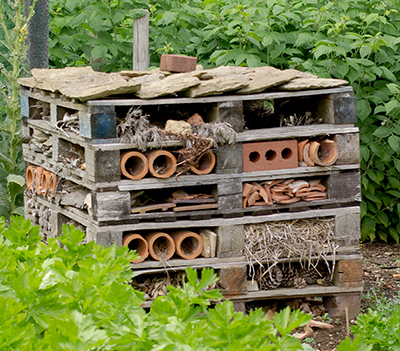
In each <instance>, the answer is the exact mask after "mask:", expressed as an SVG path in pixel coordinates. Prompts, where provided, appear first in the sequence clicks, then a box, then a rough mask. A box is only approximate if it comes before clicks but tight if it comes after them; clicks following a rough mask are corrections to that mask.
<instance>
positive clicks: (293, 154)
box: [242, 140, 298, 172]
mask: <svg viewBox="0 0 400 351" xmlns="http://www.w3.org/2000/svg"><path fill="white" fill-rule="evenodd" d="M242 148H243V172H254V171H267V170H274V169H286V168H296V167H298V156H297V155H298V149H297V140H279V141H266V142H259V143H246V144H243V146H242Z"/></svg>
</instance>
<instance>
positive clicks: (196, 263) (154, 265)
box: [131, 254, 362, 276]
mask: <svg viewBox="0 0 400 351" xmlns="http://www.w3.org/2000/svg"><path fill="white" fill-rule="evenodd" d="M317 258H318V257H315V260H316V259H317ZM349 259H352V260H355V259H362V255H361V254H350V255H349V254H347V255H342V254H337V255H335V257H333V256H329V257H327V261H332V260H335V261H341V260H349ZM287 262H292V263H293V262H299V258H295V257H293V258H283V259H279V263H287ZM227 263H228V264H229V263H235V265H248V262H247V261H246V259H245V257H243V256H242V257H227V258H218V257H215V258H202V257H200V258H196V259H194V260H184V259H171V260H168V261H164V262H160V261H144V262H141V263H131V268H132V270H133V271H135V274H136V276H138V275H142V274H155V273H163V272H166V271H182V270H185V269H186V267H187V266H190V267H192V268H195V269H201V268H204V267H208V268H213V269H220V268H224V267H225V266H226V264H227ZM261 263H263V264H266V263H272V261H271V260H270V261H266V260H263V261H262V262H261Z"/></svg>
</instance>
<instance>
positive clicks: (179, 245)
mask: <svg viewBox="0 0 400 351" xmlns="http://www.w3.org/2000/svg"><path fill="white" fill-rule="evenodd" d="M171 236H172V238H173V239H174V242H175V247H176V254H177V255H179V256H180V257H182V258H184V259H185V260H193V259H195V258H196V257H198V256H200V254H201V253H202V252H203V239H202V238H201V236H200V235H199V234H197V233H194V232H191V231H189V230H177V231H175V232H172V233H171Z"/></svg>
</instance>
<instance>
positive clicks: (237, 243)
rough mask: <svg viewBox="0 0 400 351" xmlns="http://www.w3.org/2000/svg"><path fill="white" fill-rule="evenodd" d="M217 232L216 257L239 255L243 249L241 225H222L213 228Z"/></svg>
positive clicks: (241, 254) (242, 229)
mask: <svg viewBox="0 0 400 351" xmlns="http://www.w3.org/2000/svg"><path fill="white" fill-rule="evenodd" d="M214 232H215V233H216V234H217V257H240V256H243V251H244V227H243V225H233V226H226V225H222V226H220V227H218V228H216V229H215V231H214Z"/></svg>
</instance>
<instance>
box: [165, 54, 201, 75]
mask: <svg viewBox="0 0 400 351" xmlns="http://www.w3.org/2000/svg"><path fill="white" fill-rule="evenodd" d="M196 65H197V57H192V56H181V55H171V54H168V55H161V59H160V70H161V71H169V72H178V73H183V72H191V71H194V70H196Z"/></svg>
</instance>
